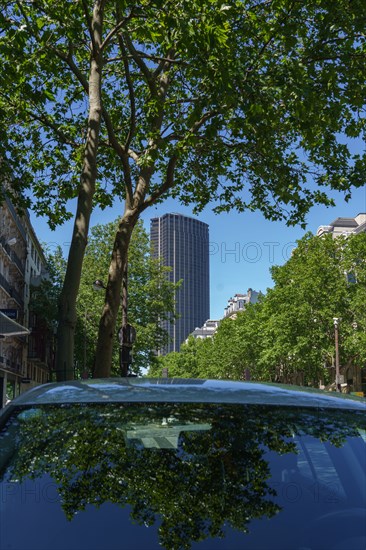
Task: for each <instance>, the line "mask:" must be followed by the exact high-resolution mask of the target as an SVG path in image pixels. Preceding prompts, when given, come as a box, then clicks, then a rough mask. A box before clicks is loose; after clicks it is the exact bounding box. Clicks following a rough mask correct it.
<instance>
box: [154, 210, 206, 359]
mask: <svg viewBox="0 0 366 550" xmlns="http://www.w3.org/2000/svg"><path fill="white" fill-rule="evenodd" d="M150 238H151V244H152V246H153V254H154V256H155V257H159V258H162V260H163V263H164V265H166V266H170V267H171V268H172V271H171V272H170V273H169V274H168V276H169V277H170V280H171V281H173V282H178V281H179V280H181V279H183V283H182V286H181V287H180V289H179V290H178V291H177V294H176V312H177V313H178V314H179V315H180V318H179V319H177V320H176V321H175V323H174V324H171V323H168V322H164V323H163V327H164V329H166V330H167V331H168V333H169V335H170V336H171V338H172V342H171V343H170V344H169V345H168V346H167V347H166V348H165V349H162V350H160V352H161V353H162V354H166V353H169V352H170V351H179V349H180V346H181V344H182V343H183V342H184V341H185V340H186V338H187V337H188V335H189V334H190V333H191V332H192V331H193V330H194V329H195V328H196V327H200V326H202V325H203V323H204V322H205V321H206V320H207V319H208V318H209V317H210V274H209V237H208V225H207V224H206V223H203V222H200V221H199V220H196V219H194V218H190V217H187V216H182V215H181V214H165V215H164V216H161V217H160V218H153V219H152V220H151V233H150Z"/></svg>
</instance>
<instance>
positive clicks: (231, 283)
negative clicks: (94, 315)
mask: <svg viewBox="0 0 366 550" xmlns="http://www.w3.org/2000/svg"><path fill="white" fill-rule="evenodd" d="M332 196H333V197H334V199H335V201H336V206H335V207H333V208H326V207H324V206H315V207H313V208H312V210H311V211H310V213H309V214H308V216H307V218H306V221H307V229H306V230H304V229H302V228H301V227H299V226H297V227H287V226H286V224H285V223H284V222H270V221H268V220H265V219H264V217H263V215H262V214H261V213H259V212H255V213H253V212H245V213H241V214H237V213H235V212H230V213H228V214H213V212H212V210H211V209H210V208H209V207H207V208H206V209H205V210H204V212H203V213H202V214H201V215H200V216H196V217H198V218H199V219H200V220H201V221H203V222H205V223H207V224H208V225H209V231H210V297H211V308H210V309H211V311H210V317H211V319H220V318H221V317H222V316H223V312H224V308H225V306H226V304H227V300H228V299H229V298H230V297H231V296H233V295H234V294H236V293H245V292H246V291H247V290H248V288H250V287H251V288H253V289H254V290H257V291H259V290H261V291H262V292H265V291H266V289H267V288H268V287H271V286H272V279H271V275H270V271H269V270H270V267H271V266H272V265H281V264H283V263H285V262H286V260H287V259H288V258H289V256H290V254H291V250H292V249H293V248H294V246H295V244H296V240H298V239H300V238H301V237H302V236H303V235H304V234H305V232H306V231H311V232H312V233H315V232H316V230H317V228H318V227H319V225H328V224H329V223H330V222H332V221H333V220H335V219H336V218H338V217H354V216H356V215H357V214H358V213H360V212H366V187H363V188H362V189H355V190H354V191H353V195H352V199H351V200H350V201H349V202H348V203H346V202H345V201H344V198H343V195H342V194H341V193H334V194H333V195H332ZM122 211H123V208H122V205H119V206H118V205H116V206H114V207H113V208H112V209H109V210H106V211H104V212H102V211H99V210H96V211H95V212H94V213H93V216H92V221H91V225H96V224H98V223H107V222H110V221H113V220H115V219H116V218H117V217H118V216H119V215H120V213H121V212H122ZM167 212H179V213H181V214H184V215H188V216H191V215H192V209H191V208H188V207H184V206H181V205H180V203H179V202H178V201H176V200H175V201H174V200H172V199H169V200H167V201H165V202H164V203H163V204H161V205H158V206H157V207H153V208H151V209H149V210H148V211H146V212H145V213H144V215H143V220H144V224H145V227H146V229H147V230H148V231H149V228H150V219H151V218H152V217H155V216H161V215H163V214H166V213H167ZM31 221H32V225H33V227H34V229H35V231H36V233H37V236H38V238H39V240H40V241H41V242H42V243H47V244H48V245H49V247H50V248H52V247H53V246H55V245H56V244H60V245H61V246H62V247H63V249H64V253H65V255H66V256H67V252H68V250H67V249H68V245H69V243H70V240H71V234H72V221H70V222H68V223H67V224H65V225H64V226H63V227H62V228H58V229H57V230H56V231H51V230H50V229H49V227H48V226H47V222H46V220H44V219H41V218H36V217H35V216H34V215H32V213H31ZM103 275H104V278H106V277H105V274H101V275H100V277H101V278H103Z"/></svg>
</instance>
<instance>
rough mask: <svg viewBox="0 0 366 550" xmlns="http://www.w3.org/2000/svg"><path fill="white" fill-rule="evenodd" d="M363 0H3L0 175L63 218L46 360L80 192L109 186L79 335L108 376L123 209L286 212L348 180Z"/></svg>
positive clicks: (70, 360)
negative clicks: (100, 254) (65, 241)
mask: <svg viewBox="0 0 366 550" xmlns="http://www.w3.org/2000/svg"><path fill="white" fill-rule="evenodd" d="M365 27H366V4H365V2H364V0H353V1H352V2H349V0H338V1H337V2H336V4H335V3H334V1H333V0H307V1H306V2H294V1H293V0H275V1H271V2H267V1H261V0H243V1H239V2H238V1H232V0H229V1H227V0H200V1H197V0H174V1H172V0H140V1H138V2H136V1H135V0H133V1H132V0H123V1H122V0H66V1H65V0H37V1H34V2H33V1H32V2H26V1H24V0H3V1H2V9H1V13H0V62H1V67H2V71H1V73H0V122H1V127H2V128H3V129H4V135H3V136H2V140H1V142H0V159H1V172H2V175H3V177H7V178H8V179H9V181H12V185H11V186H10V187H8V188H7V190H6V192H7V193H8V194H9V195H10V196H11V198H12V200H13V201H14V202H16V203H17V204H18V206H19V205H23V206H24V205H25V206H28V207H31V208H33V210H34V211H35V212H36V213H38V214H42V215H46V216H48V218H49V223H50V225H51V227H56V226H57V225H59V224H61V223H62V222H63V221H64V220H65V219H67V218H70V217H71V216H72V214H71V211H70V207H69V205H70V199H73V198H75V199H76V201H75V202H76V204H77V206H76V213H75V222H74V230H73V235H72V240H71V246H70V251H69V256H68V259H67V264H66V270H65V275H64V280H63V284H62V289H61V295H60V303H59V306H60V307H59V320H58V321H59V322H58V343H59V345H58V356H57V372H58V377H59V379H61V378H64V377H66V378H72V377H73V366H74V347H73V343H74V333H75V327H76V322H77V308H76V303H77V296H78V292H79V288H80V284H81V274H82V265H83V259H84V255H85V249H86V245H87V241H88V233H89V222H90V217H91V213H92V210H93V208H94V206H95V205H99V206H101V207H102V208H107V207H109V206H111V205H112V204H113V203H114V202H116V201H117V202H120V203H121V218H120V220H119V224H118V228H117V231H116V233H115V238H114V241H113V246H112V248H111V251H110V253H111V259H110V266H109V270H108V280H107V281H106V293H105V300H104V306H103V311H102V316H101V319H100V322H99V331H98V338H97V348H96V372H97V374H98V375H101V376H105V375H109V374H110V371H111V364H112V355H113V353H112V345H113V341H114V332H115V326H116V321H117V315H118V311H119V300H120V290H121V283H122V277H123V273H124V269H125V266H126V265H127V261H128V250H129V246H130V240H131V235H132V231H133V228H134V226H135V225H136V223H137V221H138V219H139V218H140V216H141V213H142V212H143V211H145V210H146V209H147V208H149V207H151V206H153V205H154V204H156V203H157V202H161V201H162V200H164V199H165V198H166V197H168V196H173V197H176V198H177V199H180V200H181V201H182V202H183V203H185V204H190V203H192V204H194V205H195V207H196V210H198V211H199V210H200V209H202V208H203V207H204V206H205V205H207V204H208V203H209V202H210V201H214V203H215V210H216V211H217V212H220V211H227V210H230V209H232V208H234V209H237V210H238V211H243V210H245V209H250V210H256V209H258V210H260V211H261V212H262V213H263V214H264V215H265V216H266V217H267V218H269V219H285V220H286V221H287V223H289V224H294V223H299V222H303V221H304V218H305V215H306V213H307V211H308V210H309V208H311V206H312V205H313V204H316V203H320V204H331V203H332V199H331V198H330V197H329V195H328V194H327V190H329V189H337V190H339V191H344V192H345V195H346V196H349V195H350V192H351V190H352V187H354V186H362V185H364V182H365V176H366V169H365V167H366V163H365V155H364V154H355V153H354V151H352V148H351V147H349V146H348V145H347V140H348V139H349V138H361V139H362V137H363V136H364V130H365V115H364V106H365V100H364V98H365V97H366V81H365V70H366V56H365V33H364V29H365Z"/></svg>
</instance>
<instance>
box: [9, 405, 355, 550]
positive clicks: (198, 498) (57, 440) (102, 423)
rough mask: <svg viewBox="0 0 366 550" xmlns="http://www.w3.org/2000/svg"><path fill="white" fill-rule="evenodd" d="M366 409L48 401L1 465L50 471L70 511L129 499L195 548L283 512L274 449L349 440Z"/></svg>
mask: <svg viewBox="0 0 366 550" xmlns="http://www.w3.org/2000/svg"><path fill="white" fill-rule="evenodd" d="M358 418H359V417H358V415H357V412H356V411H351V412H350V413H348V412H346V411H345V412H342V415H340V414H339V411H337V410H335V411H326V412H325V411H322V412H319V413H317V412H312V411H311V410H310V409H309V410H307V411H306V410H302V411H301V414H300V413H299V411H298V410H297V409H293V408H290V407H284V408H282V409H280V408H278V407H276V408H271V407H265V406H244V405H241V406H238V405H217V404H212V405H210V404H202V405H200V404H105V405H104V404H103V405H100V404H93V405H82V404H81V405H65V406H62V407H60V406H41V407H37V408H30V409H26V410H23V411H22V412H21V413H20V414H19V415H18V418H17V432H16V438H15V439H16V441H17V445H16V450H15V452H14V453H13V454H12V457H11V459H8V460H6V454H4V455H3V457H2V458H1V454H0V467H1V468H2V478H3V479H4V480H6V481H10V480H19V481H23V480H24V479H25V478H30V479H37V478H40V477H42V476H43V475H45V474H49V475H51V476H52V478H53V479H54V480H55V482H56V483H57V485H58V491H59V495H60V499H61V505H62V508H63V510H64V512H65V514H66V517H67V518H68V519H69V520H72V518H73V517H74V516H75V515H76V514H77V513H78V512H80V511H82V510H84V509H85V507H86V506H87V505H88V504H92V505H94V506H96V507H99V506H101V505H102V504H103V503H104V502H112V503H114V504H118V505H120V506H122V507H123V506H125V505H127V504H128V505H130V507H131V510H132V511H131V516H132V519H133V520H134V521H135V522H137V523H138V524H143V525H147V526H149V525H153V524H154V523H155V522H156V521H158V522H159V525H160V527H159V540H160V544H161V545H162V546H163V547H166V548H189V547H190V545H191V543H192V541H199V540H202V539H204V538H207V537H217V536H220V537H224V536H225V529H226V526H230V527H232V528H235V529H238V530H240V531H242V532H248V530H249V524H250V522H251V521H252V520H253V519H255V518H262V517H267V518H270V517H272V516H274V515H275V514H277V513H280V511H281V507H280V505H279V504H278V503H277V502H276V501H275V498H274V497H275V496H276V491H275V489H274V488H271V485H270V483H268V482H269V480H270V477H271V471H270V466H269V463H268V459H266V454H268V451H272V454H273V452H274V453H277V455H284V454H287V453H296V452H297V448H296V444H295V442H294V436H298V435H301V434H308V435H312V436H313V437H316V438H318V439H320V440H321V441H329V442H330V443H331V444H332V445H335V446H341V445H342V444H343V443H344V441H345V439H346V438H347V437H349V436H355V435H359V432H358V431H357V427H358V425H359V420H358ZM363 424H365V421H363ZM364 427H365V426H364ZM5 447H6V446H4V449H5ZM7 453H8V455H9V449H8V451H7ZM4 462H7V464H5V463H4Z"/></svg>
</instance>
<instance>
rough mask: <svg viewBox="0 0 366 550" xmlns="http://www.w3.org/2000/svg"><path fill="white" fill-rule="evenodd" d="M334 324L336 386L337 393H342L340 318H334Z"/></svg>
mask: <svg viewBox="0 0 366 550" xmlns="http://www.w3.org/2000/svg"><path fill="white" fill-rule="evenodd" d="M333 323H334V341H335V370H336V375H335V384H336V391H337V392H340V391H341V377H340V372H339V343H338V332H339V318H338V317H333Z"/></svg>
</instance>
